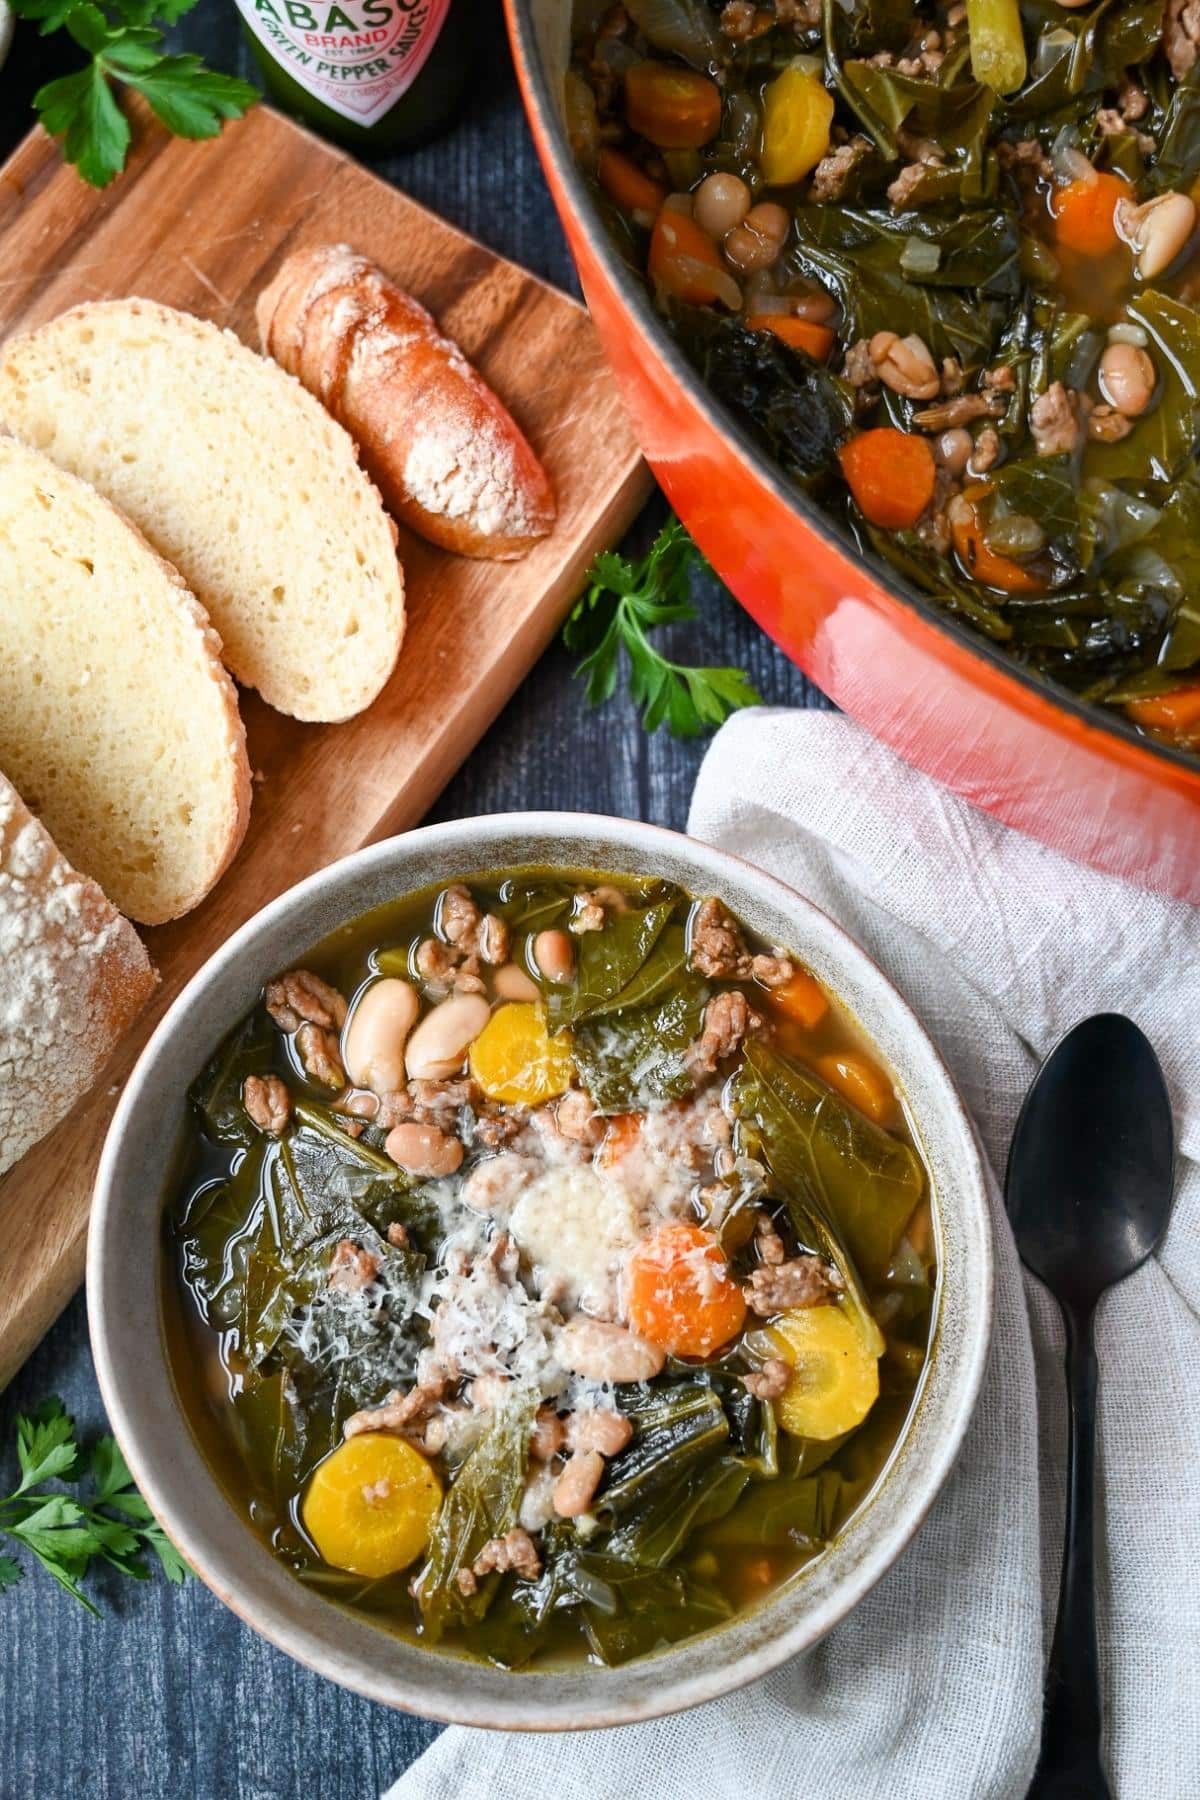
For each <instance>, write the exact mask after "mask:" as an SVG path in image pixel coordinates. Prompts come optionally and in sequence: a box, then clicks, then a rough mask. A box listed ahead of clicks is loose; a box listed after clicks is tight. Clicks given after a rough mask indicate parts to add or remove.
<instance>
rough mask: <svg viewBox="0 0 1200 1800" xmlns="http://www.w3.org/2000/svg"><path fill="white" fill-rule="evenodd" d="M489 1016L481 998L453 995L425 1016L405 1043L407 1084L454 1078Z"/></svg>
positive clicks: (486, 1006) (489, 1012) (472, 995)
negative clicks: (406, 1047)
mask: <svg viewBox="0 0 1200 1800" xmlns="http://www.w3.org/2000/svg"><path fill="white" fill-rule="evenodd" d="M491 1016H492V1009H491V1007H490V1005H489V1004H488V1002H487V1001H486V1000H485V999H484V997H483V995H482V994H452V995H451V996H450V998H449V999H448V1000H443V1001H442V1003H441V1005H440V1006H435V1007H434V1009H433V1011H432V1012H428V1013H426V1014H425V1017H424V1018H423V1019H422V1020H421V1023H420V1024H419V1025H418V1026H417V1028H416V1030H415V1031H414V1032H413V1034H412V1036H411V1037H410V1038H409V1040H408V1049H407V1052H406V1054H405V1058H404V1061H405V1067H406V1068H407V1070H408V1078H409V1080H410V1081H444V1080H445V1079H446V1078H447V1077H448V1076H450V1075H457V1074H458V1072H459V1070H460V1069H461V1068H462V1066H463V1060H464V1058H465V1057H466V1054H467V1051H468V1050H469V1049H470V1047H471V1045H472V1044H473V1043H474V1041H475V1039H476V1038H477V1037H478V1036H479V1034H480V1032H481V1031H482V1030H483V1028H484V1026H485V1025H486V1024H487V1022H488V1020H489V1019H490V1018H491Z"/></svg>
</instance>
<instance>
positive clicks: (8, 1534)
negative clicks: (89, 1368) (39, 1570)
mask: <svg viewBox="0 0 1200 1800" xmlns="http://www.w3.org/2000/svg"><path fill="white" fill-rule="evenodd" d="M17 1462H18V1464H19V1465H20V1471H21V1479H20V1481H19V1482H18V1483H17V1486H16V1487H15V1488H14V1489H13V1491H12V1493H11V1494H9V1496H8V1497H7V1499H4V1500H0V1537H5V1538H8V1539H10V1540H11V1542H12V1543H13V1544H14V1545H16V1546H17V1547H18V1548H19V1549H23V1550H28V1551H29V1552H30V1553H31V1554H32V1555H33V1556H35V1557H36V1558H37V1560H38V1562H40V1563H41V1565H42V1567H43V1569H45V1570H46V1572H47V1574H48V1575H52V1576H53V1577H54V1580H55V1581H57V1582H58V1584H59V1586H60V1587H62V1588H65V1589H66V1591H67V1593H68V1594H73V1595H74V1597H75V1599H76V1600H78V1601H79V1603H80V1605H81V1606H86V1607H87V1609H88V1611H89V1612H90V1613H96V1612H97V1610H98V1609H97V1607H96V1606H95V1605H94V1603H93V1602H92V1601H91V1600H90V1599H89V1598H88V1596H87V1595H86V1594H85V1593H84V1592H83V1589H82V1587H81V1586H80V1583H81V1582H82V1580H83V1578H84V1576H85V1575H86V1574H87V1570H88V1564H89V1563H90V1562H91V1560H92V1558H93V1557H94V1556H99V1557H101V1558H103V1560H104V1561H105V1562H106V1563H111V1565H112V1567H113V1568H114V1569H119V1570H120V1572H121V1574H122V1575H131V1576H133V1577H134V1579H135V1580H138V1581H146V1580H148V1579H149V1577H150V1573H151V1571H150V1569H149V1567H148V1566H147V1564H146V1562H145V1561H144V1559H143V1555H142V1553H143V1551H145V1550H149V1551H151V1552H152V1553H153V1554H154V1555H155V1556H156V1557H157V1558H158V1560H159V1562H160V1563H161V1565H162V1568H163V1572H164V1574H165V1575H166V1577H167V1580H168V1581H173V1582H181V1581H183V1580H184V1579H185V1578H186V1576H187V1573H188V1567H187V1564H186V1563H185V1562H184V1560H183V1558H182V1557H181V1556H180V1554H179V1552H178V1551H177V1550H176V1549H175V1546H174V1545H173V1544H172V1543H171V1542H170V1540H169V1539H168V1538H167V1537H165V1536H164V1535H163V1532H162V1530H161V1528H160V1527H159V1526H158V1525H157V1524H156V1523H155V1520H154V1517H153V1514H152V1513H151V1511H150V1508H149V1507H148V1506H147V1505H146V1502H145V1501H144V1500H143V1499H142V1496H141V1495H140V1494H139V1493H138V1491H137V1489H136V1487H135V1486H134V1485H133V1477H132V1476H131V1475H130V1473H129V1470H128V1468H127V1467H126V1464H125V1458H124V1457H123V1456H122V1455H121V1452H120V1450H119V1449H118V1447H117V1443H116V1440H115V1439H114V1438H111V1437H107V1436H106V1437H102V1438H99V1439H98V1440H97V1442H96V1445H95V1447H94V1449H93V1450H92V1453H91V1456H90V1457H89V1458H88V1459H87V1466H86V1470H85V1468H84V1466H83V1462H82V1456H81V1452H80V1448H79V1445H78V1444H77V1443H76V1441H75V1422H74V1420H73V1419H72V1418H71V1416H70V1414H69V1413H67V1411H66V1410H65V1408H64V1407H63V1403H62V1401H61V1400H59V1399H57V1398H52V1399H50V1400H47V1401H46V1402H45V1403H44V1404H43V1405H42V1406H40V1407H39V1408H38V1410H37V1412H35V1413H34V1414H33V1415H32V1417H25V1416H24V1415H21V1414H19V1415H18V1417H17ZM89 1479H90V1483H91V1488H92V1492H91V1493H90V1494H88V1495H86V1496H85V1495H84V1494H83V1492H82V1491H80V1492H79V1493H78V1497H76V1496H74V1495H71V1494H68V1493H64V1492H63V1491H62V1489H61V1488H58V1487H48V1486H47V1483H48V1482H69V1483H71V1484H73V1485H74V1486H75V1487H76V1488H77V1489H80V1490H81V1488H82V1483H83V1482H84V1481H85V1480H89ZM23 1573H24V1571H23V1569H22V1567H21V1565H20V1563H19V1562H18V1561H17V1559H16V1557H15V1556H11V1555H7V1554H3V1553H0V1594H2V1593H3V1592H4V1590H5V1589H6V1588H10V1587H12V1586H13V1585H14V1583H16V1582H18V1581H19V1580H20V1579H21V1576H22V1574H23Z"/></svg>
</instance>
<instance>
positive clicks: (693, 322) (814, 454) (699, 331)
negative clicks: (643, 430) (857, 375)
mask: <svg viewBox="0 0 1200 1800" xmlns="http://www.w3.org/2000/svg"><path fill="white" fill-rule="evenodd" d="M670 323H671V326H672V328H673V330H674V332H675V334H676V336H677V337H678V338H679V340H680V342H681V344H682V345H683V346H684V348H685V349H686V350H687V353H688V355H689V356H690V357H691V359H692V361H693V362H694V363H695V364H696V366H697V367H698V368H699V370H700V372H701V374H702V375H703V377H704V380H705V382H706V384H707V385H708V387H710V388H711V390H712V392H713V393H714V394H715V395H716V397H717V398H718V400H720V401H722V402H723V403H724V405H725V406H727V407H728V408H729V411H730V412H731V413H732V414H733V416H734V418H735V419H737V420H738V422H739V423H740V424H742V425H743V426H745V428H746V429H747V430H748V431H749V432H750V434H751V436H752V437H754V438H755V439H756V440H757V441H758V442H759V443H760V444H762V445H763V447H764V448H765V449H767V450H768V451H770V453H771V455H772V456H773V457H774V458H775V460H776V461H777V462H778V463H779V464H780V466H781V467H782V468H783V469H785V470H786V471H787V473H788V474H789V475H790V476H792V478H793V479H794V480H796V481H798V482H800V483H802V484H809V483H812V482H815V481H818V480H819V479H820V478H821V477H822V476H825V475H827V474H828V473H829V471H830V470H831V469H832V468H833V466H834V461H835V458H836V456H837V451H838V446H839V445H840V444H842V443H843V442H844V440H845V438H846V437H847V435H848V433H849V431H850V429H851V426H852V424H853V421H854V395H853V392H852V390H851V389H850V388H849V387H848V386H847V385H846V383H845V382H843V381H840V380H839V379H838V378H837V377H836V376H833V375H831V374H830V373H829V372H828V370H826V369H824V368H819V367H818V366H817V364H816V363H814V362H813V361H812V360H811V358H810V357H808V356H806V355H805V354H804V352H803V351H801V350H792V349H789V347H788V346H787V345H786V344H784V343H783V342H782V341H781V340H780V339H779V338H777V337H776V336H775V334H774V332H770V331H747V330H746V328H745V327H744V325H742V324H740V323H739V321H738V320H736V319H719V318H717V317H716V316H715V314H714V313H713V312H712V310H711V308H705V307H685V306H677V307H675V308H674V309H673V310H672V313H671V317H670Z"/></svg>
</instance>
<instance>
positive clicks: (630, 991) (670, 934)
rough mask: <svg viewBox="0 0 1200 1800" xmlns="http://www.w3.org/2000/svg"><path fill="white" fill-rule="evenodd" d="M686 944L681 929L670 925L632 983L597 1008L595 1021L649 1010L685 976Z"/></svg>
mask: <svg viewBox="0 0 1200 1800" xmlns="http://www.w3.org/2000/svg"><path fill="white" fill-rule="evenodd" d="M686 962H687V944H686V941H685V934H684V929H683V926H682V925H668V926H667V927H666V928H665V930H664V931H663V934H662V936H661V937H660V938H659V939H658V942H657V943H656V944H655V945H654V948H653V949H652V950H651V952H650V954H649V956H648V957H647V958H646V960H645V962H644V963H643V964H642V966H641V968H640V969H639V970H638V971H637V974H636V975H634V977H633V979H632V980H631V981H627V982H626V984H625V986H624V987H623V988H622V989H621V990H620V992H619V993H617V994H615V995H614V996H613V998H612V999H611V1000H610V1001H609V1002H608V1004H607V1005H606V1006H601V1007H597V1008H596V1009H595V1011H594V1012H593V1015H592V1016H593V1017H594V1018H601V1017H604V1016H606V1015H611V1014H613V1013H620V1012H625V1011H626V1010H633V1009H635V1008H637V1007H642V1006H649V1005H650V1003H651V1001H654V1000H657V999H658V998H659V996H660V994H662V992H663V991H664V989H666V988H668V987H670V985H671V983H672V982H674V981H677V980H678V979H679V977H680V976H681V975H682V974H683V972H684V968H685V965H686Z"/></svg>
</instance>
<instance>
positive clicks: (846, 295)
mask: <svg viewBox="0 0 1200 1800" xmlns="http://www.w3.org/2000/svg"><path fill="white" fill-rule="evenodd" d="M833 210H834V209H832V208H828V209H827V208H821V207H806V208H802V209H801V214H802V216H801V217H799V218H798V220H797V238H798V242H797V245H796V247H795V249H794V250H793V251H792V256H793V258H794V260H795V261H796V262H797V263H798V264H799V266H800V268H801V270H802V272H803V273H804V274H806V275H809V276H810V277H811V278H813V279H814V280H817V281H819V282H821V283H822V285H823V286H825V287H827V288H828V289H829V290H830V291H831V292H832V293H833V294H834V295H835V296H836V298H837V299H838V301H839V302H840V304H841V307H842V310H843V313H844V315H845V318H844V325H843V333H844V335H845V336H846V337H847V338H848V339H854V338H862V337H866V338H869V337H873V336H874V335H875V333H876V332H877V331H895V332H898V333H900V334H901V335H903V336H905V337H907V336H909V335H910V334H912V333H915V334H916V335H917V336H918V337H920V338H923V339H924V341H925V343H926V344H928V346H929V348H930V349H931V350H932V351H933V354H934V356H935V357H937V358H938V359H939V360H940V359H941V358H943V357H946V356H955V357H957V358H958V360H959V361H960V362H961V363H962V364H963V366H964V367H969V368H976V367H979V366H980V365H981V364H983V363H990V362H991V360H992V353H993V350H994V349H995V347H996V345H997V344H998V343H999V341H1000V338H1001V335H1002V333H1003V330H1004V325H1005V322H1006V313H1007V310H1008V309H1007V307H1006V304H1005V302H1003V301H1002V300H998V299H988V298H987V297H976V296H975V295H974V294H973V293H967V292H960V291H959V290H958V289H957V288H944V287H931V286H928V285H926V286H921V285H919V284H918V283H917V282H915V281H912V280H910V279H909V278H908V277H907V276H906V275H905V274H904V273H903V272H902V270H901V267H900V258H901V255H902V253H903V248H904V245H903V243H902V242H900V241H896V242H895V243H894V245H892V246H891V247H890V248H888V249H887V251H886V254H882V253H881V254H877V255H876V256H875V258H874V260H870V259H868V260H860V253H859V252H857V251H850V250H845V249H840V248H838V247H837V246H836V243H834V244H832V245H831V244H829V243H828V242H827V240H828V239H829V238H833V239H836V238H837V237H838V236H839V235H840V231H839V228H838V227H837V226H836V225H831V224H830V223H829V222H828V221H827V220H826V219H825V218H824V217H823V216H822V215H823V214H824V213H826V212H830V213H832V211H833ZM753 335H755V336H763V337H766V336H768V335H769V334H768V333H765V332H763V333H755V334H753Z"/></svg>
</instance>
